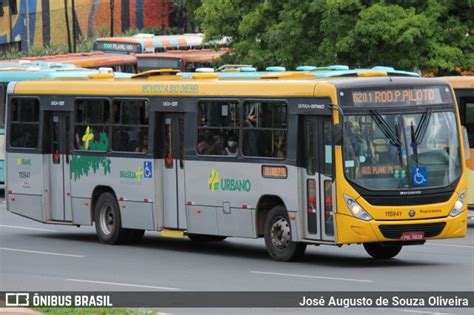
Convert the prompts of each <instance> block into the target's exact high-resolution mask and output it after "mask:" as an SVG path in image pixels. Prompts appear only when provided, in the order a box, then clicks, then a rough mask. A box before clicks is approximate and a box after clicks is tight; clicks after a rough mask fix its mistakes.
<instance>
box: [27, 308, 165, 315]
mask: <svg viewBox="0 0 474 315" xmlns="http://www.w3.org/2000/svg"><path fill="white" fill-rule="evenodd" d="M33 309H34V310H35V311H38V312H41V313H43V314H47V315H64V314H68V315H135V314H140V315H158V314H159V312H158V310H156V309H151V308H122V307H75V308H74V307H37V308H33Z"/></svg>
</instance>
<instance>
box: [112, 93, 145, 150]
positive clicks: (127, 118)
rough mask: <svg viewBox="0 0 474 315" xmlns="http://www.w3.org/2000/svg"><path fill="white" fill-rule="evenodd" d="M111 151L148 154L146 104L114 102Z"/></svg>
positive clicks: (138, 101) (126, 101)
mask: <svg viewBox="0 0 474 315" xmlns="http://www.w3.org/2000/svg"><path fill="white" fill-rule="evenodd" d="M112 108H113V119H114V121H113V126H112V135H113V139H112V151H120V152H136V153H147V152H148V113H149V112H148V102H147V101H145V100H114V101H113V103H112Z"/></svg>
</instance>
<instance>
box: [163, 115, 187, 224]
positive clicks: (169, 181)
mask: <svg viewBox="0 0 474 315" xmlns="http://www.w3.org/2000/svg"><path fill="white" fill-rule="evenodd" d="M161 117H162V120H161V123H160V125H161V126H164V132H163V147H164V162H163V163H164V167H163V214H164V218H163V220H164V226H165V227H166V228H171V229H185V228H186V206H185V191H184V184H185V182H184V157H183V141H184V114H178V113H163V114H162V115H161Z"/></svg>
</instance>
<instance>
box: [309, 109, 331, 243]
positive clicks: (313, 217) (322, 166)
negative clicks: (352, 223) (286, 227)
mask: <svg viewBox="0 0 474 315" xmlns="http://www.w3.org/2000/svg"><path fill="white" fill-rule="evenodd" d="M303 129H304V131H303V133H304V151H303V152H304V153H303V154H304V163H305V175H303V178H305V183H304V186H305V196H304V197H305V199H304V200H305V202H306V211H305V213H306V215H305V220H304V221H305V223H304V224H305V229H304V231H305V237H306V238H307V239H313V240H324V241H334V240H335V234H334V231H335V228H334V214H335V208H334V205H335V202H334V196H335V191H334V183H333V162H332V161H333V158H332V152H333V146H332V122H331V117H330V116H304V118H303Z"/></svg>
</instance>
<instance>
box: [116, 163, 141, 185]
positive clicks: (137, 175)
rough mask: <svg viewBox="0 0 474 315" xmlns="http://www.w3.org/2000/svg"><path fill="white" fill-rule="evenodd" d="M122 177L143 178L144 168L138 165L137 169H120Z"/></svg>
mask: <svg viewBox="0 0 474 315" xmlns="http://www.w3.org/2000/svg"><path fill="white" fill-rule="evenodd" d="M120 178H125V179H136V180H138V181H140V180H142V178H143V170H142V167H141V166H138V167H137V169H136V170H135V171H131V170H129V171H120Z"/></svg>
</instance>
